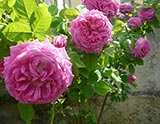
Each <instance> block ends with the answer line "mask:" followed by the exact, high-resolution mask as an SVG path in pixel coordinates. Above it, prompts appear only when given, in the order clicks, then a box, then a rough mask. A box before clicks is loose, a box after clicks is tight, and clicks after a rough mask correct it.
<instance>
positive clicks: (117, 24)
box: [112, 20, 124, 34]
mask: <svg viewBox="0 0 160 124" xmlns="http://www.w3.org/2000/svg"><path fill="white" fill-rule="evenodd" d="M123 28H124V23H123V22H122V21H121V20H116V21H115V22H114V28H113V31H112V32H113V34H115V33H118V32H121V31H122V30H123Z"/></svg>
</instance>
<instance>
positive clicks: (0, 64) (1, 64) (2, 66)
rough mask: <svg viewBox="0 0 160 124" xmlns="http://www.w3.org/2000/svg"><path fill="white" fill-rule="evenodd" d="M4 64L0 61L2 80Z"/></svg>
mask: <svg viewBox="0 0 160 124" xmlns="http://www.w3.org/2000/svg"><path fill="white" fill-rule="evenodd" d="M3 64H4V62H3V60H0V78H3V70H4V65H3Z"/></svg>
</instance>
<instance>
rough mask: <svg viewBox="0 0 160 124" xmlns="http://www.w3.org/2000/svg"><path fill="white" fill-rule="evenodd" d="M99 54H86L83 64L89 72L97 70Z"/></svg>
mask: <svg viewBox="0 0 160 124" xmlns="http://www.w3.org/2000/svg"><path fill="white" fill-rule="evenodd" d="M97 60H98V54H85V55H84V58H83V62H84V64H85V65H86V68H87V70H88V71H93V70H95V69H96V68H97Z"/></svg>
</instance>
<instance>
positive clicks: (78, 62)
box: [69, 52, 86, 68]
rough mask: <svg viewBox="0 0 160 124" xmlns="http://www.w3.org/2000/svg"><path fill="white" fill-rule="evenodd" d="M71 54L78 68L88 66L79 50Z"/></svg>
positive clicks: (72, 60)
mask: <svg viewBox="0 0 160 124" xmlns="http://www.w3.org/2000/svg"><path fill="white" fill-rule="evenodd" d="M69 56H70V58H71V62H73V63H74V64H75V65H76V66H77V67H78V68H85V67H86V66H85V64H84V63H83V61H82V60H81V58H80V55H78V53H77V52H70V53H69Z"/></svg>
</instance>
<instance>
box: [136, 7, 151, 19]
mask: <svg viewBox="0 0 160 124" xmlns="http://www.w3.org/2000/svg"><path fill="white" fill-rule="evenodd" d="M138 17H139V18H141V20H142V21H147V22H152V21H153V20H154V10H153V9H152V8H142V9H141V10H140V11H139V12H138Z"/></svg>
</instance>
